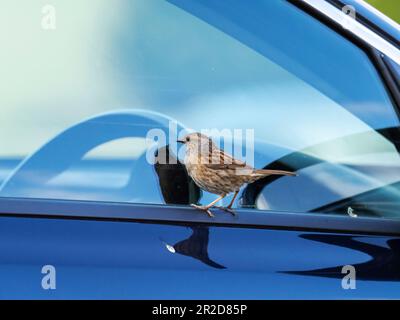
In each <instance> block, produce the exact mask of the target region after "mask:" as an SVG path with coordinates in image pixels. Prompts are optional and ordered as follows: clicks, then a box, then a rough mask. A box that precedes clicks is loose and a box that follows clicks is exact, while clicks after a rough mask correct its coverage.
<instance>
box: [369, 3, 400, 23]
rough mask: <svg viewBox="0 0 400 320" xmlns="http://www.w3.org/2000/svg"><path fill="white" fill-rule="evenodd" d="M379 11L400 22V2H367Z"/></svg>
mask: <svg viewBox="0 0 400 320" xmlns="http://www.w3.org/2000/svg"><path fill="white" fill-rule="evenodd" d="M367 2H369V3H370V4H371V5H373V6H374V7H375V8H377V9H378V10H380V11H382V12H383V13H384V14H386V15H387V16H388V17H390V18H392V19H393V20H395V21H396V22H400V1H399V0H367Z"/></svg>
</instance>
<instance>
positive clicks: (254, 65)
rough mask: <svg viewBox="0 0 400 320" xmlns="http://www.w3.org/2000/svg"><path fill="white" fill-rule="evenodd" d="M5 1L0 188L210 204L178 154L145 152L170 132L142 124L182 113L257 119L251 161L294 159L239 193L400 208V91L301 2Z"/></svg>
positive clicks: (241, 124)
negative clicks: (396, 101)
mask: <svg viewBox="0 0 400 320" xmlns="http://www.w3.org/2000/svg"><path fill="white" fill-rule="evenodd" d="M21 4H23V5H24V7H26V10H24V11H21V10H20V5H21ZM5 6H6V10H2V12H1V13H0V18H1V19H0V21H1V22H0V23H1V24H2V26H3V28H0V33H4V34H3V37H2V39H5V40H4V43H3V45H4V47H5V48H7V50H3V51H2V52H1V54H0V64H1V69H2V70H3V72H1V74H0V82H1V83H2V86H1V88H2V92H1V94H0V102H1V105H2V107H1V109H0V113H1V117H0V121H1V123H0V136H1V137H2V139H0V182H1V183H2V184H1V186H0V196H2V197H28V198H49V199H72V200H74V199H79V200H100V201H122V202H137V203H156V204H166V203H167V204H174V203H179V204H185V203H192V202H200V203H207V202H209V201H210V200H213V199H215V195H212V194H210V193H207V192H204V191H201V190H199V189H198V187H196V185H195V184H193V182H192V181H191V180H190V178H188V177H187V174H186V173H185V171H184V169H183V167H182V166H181V165H179V163H178V164H177V165H175V166H169V165H166V166H156V165H154V163H150V162H149V161H148V160H149V159H148V155H149V150H150V151H151V152H150V153H151V154H152V155H153V156H154V157H157V156H158V155H159V152H160V150H163V149H162V148H163V147H164V146H165V145H164V144H157V143H155V144H154V143H153V144H149V143H146V141H147V140H148V132H149V131H150V130H153V129H157V128H160V129H162V130H166V131H168V130H170V127H169V123H171V122H174V123H176V124H177V130H178V131H179V129H183V128H191V129H193V130H195V131H200V130H203V129H217V130H219V132H222V131H223V130H227V131H225V132H234V130H239V131H240V130H241V131H240V132H242V133H244V134H246V132H247V131H246V130H249V129H250V130H252V132H253V134H254V143H253V146H252V152H253V155H254V163H253V164H254V166H256V167H257V168H274V169H290V170H293V171H296V172H297V173H298V177H295V178H292V177H273V178H271V177H267V178H265V179H262V180H260V181H258V182H256V183H254V184H251V185H248V186H244V187H243V188H242V190H241V194H240V196H239V197H238V199H237V202H236V206H237V207H240V206H242V207H252V208H255V209H267V210H281V211H290V212H329V213H338V214H348V213H349V212H350V213H351V212H356V214H358V215H372V216H390V217H394V216H398V213H396V210H395V208H396V207H397V205H398V202H399V199H400V194H399V190H398V181H399V180H400V179H399V178H400V176H399V172H400V171H399V170H398V169H399V164H400V162H399V160H400V159H399V154H398V145H397V141H399V139H398V134H399V119H398V118H397V115H396V112H395V110H394V106H393V104H392V101H391V99H390V97H389V96H388V93H387V92H386V90H385V87H384V85H383V83H382V81H381V79H380V77H379V75H378V73H377V71H376V70H375V68H374V66H373V64H372V63H371V62H370V60H369V58H368V56H367V55H366V54H365V52H363V51H362V50H361V49H359V48H358V47H356V46H355V45H354V44H353V43H351V42H350V41H348V40H346V39H345V38H343V37H342V36H341V35H339V34H338V33H336V32H335V31H333V30H331V29H330V28H328V27H327V26H325V25H323V24H322V23H321V22H319V21H318V20H316V19H314V18H313V17H311V16H309V15H307V14H306V13H304V12H302V11H301V10H300V9H298V8H297V7H295V6H294V5H292V4H290V3H288V2H286V1H265V0H255V1H252V2H251V4H249V2H248V1H244V0H237V1H235V2H228V1H224V2H220V1H211V0H171V1H164V0H129V1H128V0H124V1H118V2H117V3H111V2H110V1H106V0H90V1H85V2H84V3H81V4H80V5H79V8H77V7H76V4H72V3H70V2H63V3H57V4H56V5H54V6H49V5H47V6H44V7H43V2H42V1H36V0H33V1H30V2H29V4H27V3H26V2H25V1H23V0H17V1H13V2H7V4H6V5H5ZM38 12H39V13H41V14H38ZM7 25H12V26H13V37H10V36H9V35H8V33H7V32H8V30H9V27H6V26H7ZM175 156H176V157H178V158H179V156H178V155H175ZM224 201H225V202H226V204H227V203H229V201H230V198H229V197H227V198H226V199H225V200H224Z"/></svg>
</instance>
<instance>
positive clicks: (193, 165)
mask: <svg viewBox="0 0 400 320" xmlns="http://www.w3.org/2000/svg"><path fill="white" fill-rule="evenodd" d="M178 142H180V143H183V144H185V145H186V153H185V161H184V162H185V166H186V169H187V172H188V174H189V175H190V177H191V178H192V179H193V180H194V182H195V183H196V184H197V185H198V186H199V187H200V188H201V189H203V190H205V191H207V192H210V193H214V194H217V195H219V198H218V199H216V200H214V201H213V202H211V203H210V204H208V205H206V206H199V205H196V204H192V206H193V207H195V208H197V209H200V210H203V211H205V212H207V214H208V215H209V216H210V217H214V215H213V214H212V213H211V211H210V209H211V208H212V207H216V206H215V204H216V203H217V202H218V201H220V200H222V199H223V198H225V197H226V196H227V195H228V194H230V193H232V192H234V196H233V199H232V201H231V202H230V203H229V205H228V206H227V207H217V208H220V209H222V210H224V211H227V212H230V213H232V214H235V212H234V211H233V209H232V205H233V203H234V201H235V199H236V197H237V195H238V193H239V190H240V187H241V186H242V185H244V184H246V183H252V182H254V181H257V180H258V179H261V178H264V177H266V176H269V175H285V176H296V173H293V172H288V171H283V170H257V169H254V168H253V167H251V166H249V165H247V164H246V163H245V162H242V161H240V160H237V159H235V158H233V157H232V156H231V155H229V154H227V153H225V152H224V151H222V150H221V149H219V148H218V147H217V146H216V145H215V143H214V142H213V141H212V140H211V139H210V138H209V137H207V136H206V135H203V134H201V133H191V134H188V135H186V136H185V137H183V138H182V139H181V140H178Z"/></svg>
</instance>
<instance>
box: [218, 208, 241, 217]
mask: <svg viewBox="0 0 400 320" xmlns="http://www.w3.org/2000/svg"><path fill="white" fill-rule="evenodd" d="M216 208H218V209H220V210H222V211H225V212H229V213H230V214H232V215H233V216H236V212H235V210H233V209H232V208H229V207H220V206H217V207H216Z"/></svg>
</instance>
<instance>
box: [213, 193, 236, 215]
mask: <svg viewBox="0 0 400 320" xmlns="http://www.w3.org/2000/svg"><path fill="white" fill-rule="evenodd" d="M238 194H239V191H236V192H235V194H234V195H233V198H232V200H231V202H230V203H229V205H228V206H227V207H218V209H221V210H223V211H227V212H229V213H231V214H233V215H236V213H235V211H234V210H233V209H232V206H233V203H234V202H235V199H236V197H237V196H238Z"/></svg>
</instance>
